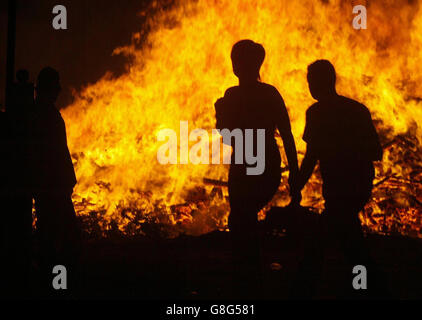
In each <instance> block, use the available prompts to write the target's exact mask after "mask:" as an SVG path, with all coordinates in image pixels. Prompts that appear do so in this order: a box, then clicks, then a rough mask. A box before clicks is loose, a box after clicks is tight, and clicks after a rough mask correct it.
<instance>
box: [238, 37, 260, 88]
mask: <svg viewBox="0 0 422 320" xmlns="http://www.w3.org/2000/svg"><path fill="white" fill-rule="evenodd" d="M264 58H265V49H264V47H263V46H262V45H260V44H259V43H256V42H253V41H252V40H241V41H239V42H236V43H235V45H234V46H233V48H232V52H231V59H232V65H233V72H234V74H235V75H236V76H237V77H238V78H239V80H249V81H251V80H259V79H260V76H259V69H260V68H261V65H262V63H263V62H264Z"/></svg>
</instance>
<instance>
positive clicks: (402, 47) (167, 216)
mask: <svg viewBox="0 0 422 320" xmlns="http://www.w3.org/2000/svg"><path fill="white" fill-rule="evenodd" d="M356 4H364V5H366V7H367V14H368V22H367V29H366V30H355V29H354V28H353V27H352V20H353V18H354V15H353V13H352V8H353V5H356ZM152 7H153V8H154V12H155V13H154V15H153V16H149V17H148V19H147V21H148V22H147V24H148V26H149V28H145V30H146V29H148V30H149V33H148V34H143V33H142V32H138V33H134V35H133V42H132V44H129V45H128V46H126V47H122V48H117V49H115V51H114V54H123V55H125V56H127V57H128V64H127V72H126V73H125V74H123V75H122V76H120V77H118V78H115V77H112V76H111V75H110V74H109V73H106V74H105V76H104V77H103V78H102V79H100V80H99V81H98V82H97V83H95V84H92V85H89V86H87V87H86V88H84V89H83V90H82V92H80V93H78V94H77V97H76V99H75V102H74V103H73V104H72V105H70V106H68V107H67V108H66V109H65V110H63V111H62V114H63V117H64V119H65V121H66V125H67V134H68V144H69V149H70V151H71V153H72V157H73V160H74V164H75V169H76V174H77V178H78V184H77V186H76V188H75V192H74V196H73V200H74V204H75V208H76V210H77V212H78V215H79V216H80V217H81V219H83V221H85V222H86V223H87V224H86V225H87V228H88V229H90V231H94V229H95V228H97V229H98V230H97V231H98V232H99V233H101V234H105V233H106V232H108V231H110V230H115V231H118V232H123V233H125V234H129V235H131V234H142V233H143V234H145V233H148V230H151V226H154V228H156V229H154V230H158V232H160V233H161V234H164V235H165V236H169V237H173V236H177V235H178V234H180V233H187V234H192V235H199V234H203V233H206V232H209V231H212V230H215V229H224V228H225V227H226V223H227V215H228V213H229V206H228V202H227V200H226V196H227V190H226V188H225V187H224V181H225V180H226V179H227V168H228V166H227V165H223V164H221V165H194V164H186V165H180V164H178V165H171V164H168V165H161V164H160V163H159V162H158V161H157V151H158V148H159V147H160V145H161V143H160V142H157V138H156V136H157V133H158V132H159V131H160V130H162V129H163V128H172V129H173V130H175V131H177V130H178V128H179V123H180V121H181V120H187V121H189V125H192V126H193V127H195V128H204V129H205V130H208V131H210V130H212V129H213V128H214V126H215V119H214V115H215V113H214V102H215V101H216V100H217V99H218V98H219V97H221V96H222V95H223V94H224V91H225V89H226V88H228V87H230V86H233V85H236V84H237V78H236V77H235V76H234V75H233V73H232V67H231V61H230V50H231V47H232V45H233V44H234V43H235V42H236V41H238V40H240V39H252V40H254V41H256V42H258V43H261V44H262V45H263V46H264V48H265V50H266V58H265V61H264V64H263V67H262V69H261V78H262V81H264V82H267V83H269V84H272V85H274V86H275V87H276V88H277V89H278V90H279V91H280V93H281V95H282V96H283V98H284V100H285V103H286V106H287V109H288V111H289V115H290V120H291V123H292V131H293V135H294V137H295V140H296V144H297V148H298V151H299V161H300V160H301V159H302V157H303V152H304V150H305V144H304V142H303V141H302V139H301V138H302V133H303V129H304V124H305V111H306V109H307V108H308V107H309V106H310V105H311V104H312V103H313V99H312V97H311V96H310V94H309V91H308V87H307V82H306V68H307V65H308V64H310V63H311V62H313V61H314V60H316V59H321V58H324V59H328V60H330V61H331V62H332V63H333V64H334V66H335V67H336V71H337V73H338V81H337V89H338V92H339V93H340V94H342V95H345V96H349V97H351V98H353V99H356V100H358V101H360V102H362V103H364V104H365V105H366V106H367V107H368V108H369V110H370V111H371V113H372V117H373V118H374V119H375V122H376V127H377V130H378V133H379V134H380V137H381V139H382V143H383V145H384V146H385V150H384V159H383V161H382V163H377V164H376V169H377V176H376V180H375V188H374V191H373V199H372V201H371V202H370V203H369V204H368V205H367V208H366V210H365V212H364V213H363V214H362V215H361V220H362V223H363V225H364V226H365V227H366V228H367V230H369V231H375V232H381V233H391V232H398V233H401V234H406V235H411V236H416V237H422V230H421V226H422V221H421V213H422V205H421V202H422V168H421V161H422V155H421V154H422V152H421V151H422V148H421V137H422V135H421V128H420V127H419V126H420V124H419V123H418V122H420V120H421V119H422V66H421V61H420V58H419V57H420V52H421V50H422V10H421V8H420V7H419V4H418V2H417V1H411V2H409V1H386V2H385V1H384V2H381V1H378V2H370V3H366V4H365V3H346V2H345V1H339V0H338V1H300V2H299V1H280V0H265V1H258V0H252V1H241V0H221V1H214V0H198V1H179V2H176V3H175V4H174V5H173V6H172V8H171V9H167V10H160V4H159V2H154V3H153V4H152ZM142 14H144V15H147V14H148V12H143V13H142ZM141 39H143V40H144V41H142V45H140V44H141ZM178 147H179V148H185V147H186V146H183V145H179V146H178ZM179 163H180V161H179ZM284 163H286V161H284ZM286 180H287V173H285V174H283V181H282V183H281V185H280V188H279V192H278V193H277V195H276V196H275V198H274V200H273V202H272V204H273V205H285V204H287V203H288V201H289V197H288V192H287V187H286V186H287V183H286ZM320 184H321V182H320V179H319V178H318V175H314V177H313V178H312V179H311V181H310V183H308V185H307V187H306V188H305V190H304V192H303V201H302V205H304V206H312V207H314V208H315V209H316V210H319V211H320V210H321V208H323V200H322V198H321V190H320ZM346 205H347V204H346ZM260 216H261V218H262V216H263V212H262V213H261V215H260ZM89 221H91V222H92V221H95V222H96V223H97V225H96V226H93V225H92V224H89V223H88V222H89Z"/></svg>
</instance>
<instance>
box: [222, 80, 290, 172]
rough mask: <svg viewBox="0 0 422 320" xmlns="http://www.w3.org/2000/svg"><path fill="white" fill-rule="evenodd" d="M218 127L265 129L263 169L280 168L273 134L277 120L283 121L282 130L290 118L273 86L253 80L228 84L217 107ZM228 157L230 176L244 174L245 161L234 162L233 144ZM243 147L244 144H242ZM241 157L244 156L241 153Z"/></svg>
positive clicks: (288, 127) (275, 169)
mask: <svg viewBox="0 0 422 320" xmlns="http://www.w3.org/2000/svg"><path fill="white" fill-rule="evenodd" d="M216 119H217V128H218V129H224V128H227V129H229V130H233V129H236V128H239V129H242V131H243V136H244V137H245V133H244V130H245V129H265V172H264V175H267V174H276V173H277V172H279V171H280V164H281V157H280V151H279V148H278V146H277V143H276V140H275V138H274V133H275V130H276V127H277V123H279V122H280V121H282V122H283V124H284V127H285V128H282V130H283V129H284V130H289V131H290V122H289V117H288V114H287V110H286V107H285V105H284V101H283V99H282V97H281V95H280V94H279V93H278V91H277V89H276V88H274V87H273V86H271V85H269V84H265V83H261V82H256V83H254V85H250V86H245V87H241V86H236V87H231V88H229V89H228V90H227V91H226V93H225V95H224V105H222V106H221V108H220V109H219V110H216ZM256 141H257V140H256V130H254V140H253V142H254V144H253V145H254V155H256V144H257V143H256ZM233 147H234V150H233V154H232V160H231V163H232V164H231V167H230V171H231V176H233V175H235V176H239V177H241V176H244V175H245V174H246V172H245V168H246V165H237V164H234V157H235V153H236V148H235V145H233ZM243 150H244V148H243ZM243 158H244V157H243Z"/></svg>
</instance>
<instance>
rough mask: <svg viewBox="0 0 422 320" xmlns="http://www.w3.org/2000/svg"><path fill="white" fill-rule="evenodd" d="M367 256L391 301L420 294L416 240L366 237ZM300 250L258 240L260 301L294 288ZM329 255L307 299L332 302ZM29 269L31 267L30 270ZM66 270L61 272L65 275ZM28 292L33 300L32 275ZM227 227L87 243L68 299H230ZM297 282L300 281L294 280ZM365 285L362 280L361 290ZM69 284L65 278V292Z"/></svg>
mask: <svg viewBox="0 0 422 320" xmlns="http://www.w3.org/2000/svg"><path fill="white" fill-rule="evenodd" d="M367 240H368V244H369V246H370V249H371V254H372V257H373V258H374V259H375V261H376V262H377V263H378V264H379V267H380V269H381V270H382V271H383V272H384V273H385V276H386V279H385V282H386V283H385V285H386V287H387V288H388V290H389V291H390V293H391V294H392V296H391V298H395V299H421V298H422V273H421V270H422V241H421V240H420V239H410V238H405V237H391V236H389V237H387V236H379V235H369V236H368V237H367ZM302 254H303V250H302V247H301V244H300V243H297V241H296V240H294V239H292V238H289V237H287V236H274V235H273V236H270V235H269V236H268V237H267V238H266V240H265V243H264V251H263V257H262V264H263V267H264V292H265V294H264V295H262V296H261V298H262V299H270V300H274V299H276V300H278V299H288V298H289V292H290V290H291V288H293V287H294V286H296V283H295V282H296V281H298V279H297V277H296V272H297V267H298V262H299V261H300V259H301V256H302ZM337 258H338V257H337V256H336V253H333V254H332V255H330V256H328V257H327V258H326V259H325V262H324V270H325V271H324V276H323V279H325V280H324V284H323V285H320V286H319V287H318V288H319V289H318V291H317V292H318V293H317V294H316V295H315V296H314V297H313V298H314V299H327V298H328V299H332V298H336V297H335V295H333V293H332V292H333V291H332V290H333V288H335V286H336V282H337V280H336V278H335V274H336V272H335V270H336V268H337V266H338V264H339V261H341V260H338V259H337ZM34 270H36V269H34ZM70 272H71V270H68V273H70ZM32 279H33V281H34V283H33V284H32V286H33V288H32V290H33V293H32V297H34V298H39V297H40V295H39V292H38V291H37V290H38V289H37V285H36V274H34V275H33V277H32ZM230 279H231V252H230V243H229V233H228V232H213V233H210V234H206V235H203V236H200V237H187V236H184V237H179V238H177V239H170V240H164V239H150V238H147V237H143V238H136V239H134V238H133V239H119V240H116V239H115V240H109V239H104V240H96V241H88V242H86V243H85V245H84V253H83V255H82V257H81V270H80V271H79V273H78V280H77V281H78V288H77V289H76V290H75V291H74V292H73V293H72V297H74V298H76V299H92V298H94V299H109V298H111V299H115V298H118V299H120V298H122V299H127V298H129V299H133V298H135V299H151V300H159V299H165V300H174V299H176V300H180V299H182V300H191V301H198V300H207V299H218V300H220V299H223V300H229V301H230V300H233V299H235V297H234V296H233V295H232V294H231V289H230V288H231V283H230ZM299 281H300V280H299ZM370 284H371V282H370V279H369V278H368V287H369V286H370ZM71 287H72V283H71V282H70V281H69V289H71Z"/></svg>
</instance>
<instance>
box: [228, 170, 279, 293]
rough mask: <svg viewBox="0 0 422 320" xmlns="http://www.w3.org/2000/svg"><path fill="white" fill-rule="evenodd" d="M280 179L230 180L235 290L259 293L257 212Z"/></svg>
mask: <svg viewBox="0 0 422 320" xmlns="http://www.w3.org/2000/svg"><path fill="white" fill-rule="evenodd" d="M279 183H280V180H279V179H278V180H277V177H274V176H272V177H269V178H268V177H259V178H246V179H244V180H241V179H238V180H234V181H233V180H231V181H229V200H230V207H231V211H230V215H229V229H230V232H231V238H232V248H233V259H234V266H235V274H234V275H235V283H236V284H235V285H236V286H238V290H237V291H238V292H241V293H242V294H247V295H248V296H249V297H257V296H259V295H260V292H259V291H260V286H261V285H262V279H261V278H262V270H261V252H260V235H259V229H258V219H257V214H258V212H259V211H260V210H261V209H262V208H263V207H264V206H265V205H266V204H267V203H268V201H270V200H271V198H272V197H273V196H274V193H275V192H276V190H277V188H278V185H279Z"/></svg>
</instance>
